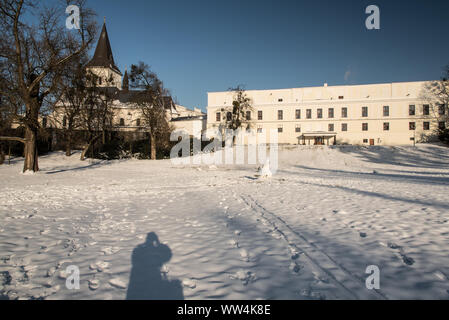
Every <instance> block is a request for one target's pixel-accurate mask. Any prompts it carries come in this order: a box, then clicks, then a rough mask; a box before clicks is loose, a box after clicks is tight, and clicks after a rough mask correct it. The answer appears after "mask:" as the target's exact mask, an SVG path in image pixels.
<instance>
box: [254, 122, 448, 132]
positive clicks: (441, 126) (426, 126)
mask: <svg viewBox="0 0 449 320" xmlns="http://www.w3.org/2000/svg"><path fill="white" fill-rule="evenodd" d="M438 127H439V129H444V128H445V127H446V124H445V122H439V123H438ZM383 130H384V131H390V123H389V122H384V123H383ZM409 130H416V122H409ZM423 130H425V131H428V130H430V122H427V121H426V122H423ZM262 131H263V128H262V127H261V126H258V127H257V132H258V133H261V132H262ZM328 131H329V132H334V131H335V125H334V124H333V123H329V124H328ZM341 131H343V132H346V131H348V124H347V123H342V124H341ZM362 131H368V123H362ZM278 132H279V133H282V132H284V127H283V126H279V127H278ZM295 132H296V133H300V132H301V126H300V125H296V127H295Z"/></svg>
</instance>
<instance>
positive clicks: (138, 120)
mask: <svg viewBox="0 0 449 320" xmlns="http://www.w3.org/2000/svg"><path fill="white" fill-rule="evenodd" d="M136 126H138V127H140V119H137V120H136Z"/></svg>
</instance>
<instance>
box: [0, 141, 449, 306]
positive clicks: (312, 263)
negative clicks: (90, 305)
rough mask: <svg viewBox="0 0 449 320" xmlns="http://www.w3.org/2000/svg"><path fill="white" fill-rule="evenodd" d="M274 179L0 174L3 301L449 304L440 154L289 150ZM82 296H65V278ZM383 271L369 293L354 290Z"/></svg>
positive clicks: (73, 162) (445, 183)
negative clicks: (74, 280)
mask: <svg viewBox="0 0 449 320" xmlns="http://www.w3.org/2000/svg"><path fill="white" fill-rule="evenodd" d="M279 157H280V161H279V169H278V171H277V172H276V174H274V175H273V176H272V177H271V178H264V179H257V178H255V176H256V174H257V167H256V166H218V167H215V166H198V165H197V166H175V165H172V164H171V162H170V161H169V160H163V161H154V162H153V161H138V160H123V161H110V162H106V161H91V162H88V161H87V162H81V161H79V160H78V158H79V155H77V154H76V155H74V156H72V157H70V158H66V157H65V156H64V155H63V154H61V153H54V154H51V155H48V156H43V157H41V158H40V167H41V171H40V172H39V173H37V174H33V175H24V174H21V173H20V171H21V167H22V162H21V161H20V160H19V159H17V160H14V161H13V163H12V164H11V165H3V166H0V297H1V296H3V298H7V297H9V298H10V299H15V298H23V299H40V298H45V299H124V298H126V297H128V298H139V297H144V298H175V299H176V298H185V299H385V298H386V299H409V298H411V299H449V291H448V290H449V222H448V220H449V197H448V195H449V149H447V148H445V147H443V146H436V145H419V146H418V147H417V148H413V147H373V148H364V147H349V146H348V147H288V148H284V149H282V150H281V152H280V155H279ZM69 265H75V266H77V267H78V268H79V270H80V289H79V290H76V289H75V290H69V289H67V288H66V285H65V283H66V281H65V278H66V277H67V274H66V272H65V271H66V268H67V266H69ZM369 265H376V266H378V267H379V269H380V290H368V289H367V288H366V286H365V279H366V278H367V277H368V276H369V274H366V273H365V271H366V268H367V266H369Z"/></svg>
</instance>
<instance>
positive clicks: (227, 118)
mask: <svg viewBox="0 0 449 320" xmlns="http://www.w3.org/2000/svg"><path fill="white" fill-rule="evenodd" d="M226 120H227V121H232V113H231V112H228V113H226Z"/></svg>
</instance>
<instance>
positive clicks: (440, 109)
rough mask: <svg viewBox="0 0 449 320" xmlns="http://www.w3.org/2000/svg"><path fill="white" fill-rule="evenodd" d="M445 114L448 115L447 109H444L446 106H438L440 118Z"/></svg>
mask: <svg viewBox="0 0 449 320" xmlns="http://www.w3.org/2000/svg"><path fill="white" fill-rule="evenodd" d="M445 113H446V110H445V108H444V104H440V105H439V106H438V114H439V115H440V116H444V114H445Z"/></svg>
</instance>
